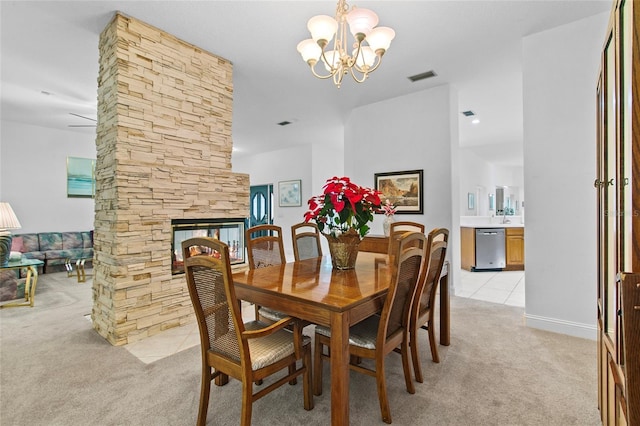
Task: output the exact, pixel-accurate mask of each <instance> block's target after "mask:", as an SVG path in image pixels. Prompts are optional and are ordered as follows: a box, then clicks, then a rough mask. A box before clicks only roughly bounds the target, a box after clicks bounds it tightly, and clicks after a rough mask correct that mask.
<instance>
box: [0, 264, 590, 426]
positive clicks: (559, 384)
mask: <svg viewBox="0 0 640 426" xmlns="http://www.w3.org/2000/svg"><path fill="white" fill-rule="evenodd" d="M91 297H92V293H91V280H90V279H88V280H87V282H86V283H84V284H78V283H77V282H76V280H75V279H70V278H67V277H66V274H65V273H56V274H46V275H41V276H40V280H39V283H38V289H37V294H36V299H35V300H36V306H35V307H34V308H12V309H2V310H0V424H1V425H2V426H14V425H15V426H18V425H47V426H52V425H65V426H68V425H78V426H80V425H82V426H86V425H194V424H195V421H196V417H197V409H198V399H199V391H200V352H199V347H194V348H191V349H187V350H185V351H182V352H180V353H177V354H175V355H172V356H170V357H168V358H165V359H162V360H160V361H157V362H154V363H152V364H144V363H143V362H141V361H139V360H138V359H137V358H135V357H134V356H133V355H131V354H130V353H129V352H128V351H127V350H126V349H124V348H122V347H114V346H111V345H110V344H109V343H108V342H106V341H105V340H104V339H103V338H102V337H100V336H99V335H98V334H97V333H95V332H94V331H93V329H92V328H91V323H90V322H89V321H87V320H86V319H85V315H86V314H88V313H90V311H91V306H92V301H91ZM451 308H452V318H451V322H452V330H451V336H452V338H451V346H449V347H444V346H439V349H440V358H441V362H440V363H439V364H434V363H433V362H431V357H430V353H429V348H428V343H427V340H426V339H427V337H426V332H424V335H423V338H424V340H423V342H422V345H421V353H422V362H423V371H424V374H425V383H422V384H419V383H417V384H416V393H415V394H414V395H410V394H408V393H407V392H406V390H405V387H404V380H403V376H402V365H401V361H400V357H399V355H397V354H391V355H390V356H389V357H388V358H387V364H386V366H387V380H388V391H389V398H390V405H391V414H392V417H393V423H394V424H396V425H545V426H548V425H558V426H566V425H579V426H588V425H594V426H595V425H599V424H600V421H599V414H598V409H597V384H596V343H595V342H594V341H591V340H584V339H578V338H573V337H569V336H564V335H558V334H554V333H549V332H544V331H539V330H534V329H530V328H527V327H524V326H523V321H522V316H523V312H524V311H523V309H522V308H514V307H509V306H504V305H497V304H492V303H486V302H481V301H476V300H471V299H464V298H456V297H453V298H452V300H451ZM328 367H329V366H328V365H326V364H325V374H324V394H323V395H322V396H320V397H316V398H315V408H314V409H313V410H312V411H309V412H307V411H305V410H304V409H303V408H302V386H301V385H300V384H298V385H297V386H293V387H292V386H288V385H287V386H284V387H282V388H280V389H278V390H277V391H275V392H274V393H272V394H269V395H267V396H266V397H264V398H262V399H261V400H259V401H258V402H256V403H255V404H254V411H253V424H254V425H269V426H273V425H302V424H304V425H309V426H310V425H328V424H330V402H331V397H330V391H329V389H330V383H329V381H330V375H329V371H328ZM299 383H300V382H299ZM240 390H241V386H240V383H238V382H236V381H231V382H230V383H229V385H227V386H225V387H221V388H217V387H213V389H212V394H211V401H210V408H209V417H208V424H210V425H214V424H215V425H235V424H238V423H239V416H240V404H241V403H240ZM350 390H351V398H350V407H351V408H350V411H351V424H353V425H366V426H371V425H376V424H383V423H382V420H381V418H380V410H379V406H378V397H377V394H376V387H375V381H374V379H373V378H371V377H368V376H364V375H362V374H358V373H355V372H352V373H351V384H350Z"/></svg>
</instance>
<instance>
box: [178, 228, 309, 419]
mask: <svg viewBox="0 0 640 426" xmlns="http://www.w3.org/2000/svg"><path fill="white" fill-rule="evenodd" d="M182 251H183V253H184V266H185V275H186V279H187V287H188V289H189V295H190V296H191V302H192V304H193V308H194V310H195V314H196V319H197V321H198V329H199V331H200V346H201V352H202V384H201V388H200V408H199V410H198V423H197V424H198V425H200V426H202V425H204V424H205V423H206V421H207V410H208V407H209V394H210V391H211V381H212V380H213V379H215V380H216V384H217V385H224V384H226V383H227V382H228V379H229V377H232V378H234V379H237V380H240V381H242V412H241V421H240V424H241V425H244V426H248V425H250V424H251V412H252V407H253V402H254V401H256V400H258V399H259V398H262V397H263V396H265V395H266V394H268V393H269V392H271V391H273V390H275V389H276V388H278V387H280V386H282V385H283V384H285V383H287V382H291V381H293V380H294V379H295V378H297V377H298V376H299V375H302V376H303V393H304V396H303V399H304V408H305V410H311V409H312V408H313V394H312V391H311V374H312V373H311V339H310V338H309V337H307V336H303V335H302V329H301V328H300V327H299V326H298V321H296V320H295V319H293V318H291V317H287V318H283V319H282V320H281V321H278V322H277V323H275V324H266V323H263V322H260V321H251V322H248V323H246V324H245V323H244V322H243V320H242V310H241V307H240V301H239V300H238V299H237V298H236V294H235V289H234V285H233V281H232V279H231V264H230V261H229V247H228V246H227V245H226V244H225V243H223V242H222V241H219V240H216V239H214V238H209V237H196V238H190V239H188V240H185V241H183V242H182ZM285 327H292V330H293V333H292V332H291V331H290V330H286V329H285ZM299 360H302V364H301V366H300V368H298V366H297V361H299ZM285 369H288V372H287V375H286V376H284V377H281V378H279V379H277V380H276V381H274V382H272V383H270V384H269V385H268V386H266V387H264V388H263V389H261V390H260V391H258V392H256V393H253V384H254V382H257V381H262V380H263V379H265V378H267V377H269V376H271V375H273V374H274V373H277V372H279V371H281V370H285ZM274 380H275V379H274Z"/></svg>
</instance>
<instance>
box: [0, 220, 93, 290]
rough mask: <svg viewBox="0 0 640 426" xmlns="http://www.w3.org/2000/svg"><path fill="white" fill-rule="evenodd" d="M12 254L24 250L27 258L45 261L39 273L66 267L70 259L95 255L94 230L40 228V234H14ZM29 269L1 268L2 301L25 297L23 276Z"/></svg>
mask: <svg viewBox="0 0 640 426" xmlns="http://www.w3.org/2000/svg"><path fill="white" fill-rule="evenodd" d="M11 252H12V256H14V255H18V252H19V253H21V256H23V257H25V258H28V259H38V260H42V261H43V262H44V265H43V266H42V267H40V268H38V273H39V274H43V273H47V272H57V271H65V270H66V266H65V261H66V260H67V259H71V260H72V261H75V260H77V259H87V263H88V264H89V265H90V263H89V262H91V261H92V259H93V231H82V232H41V233H37V234H14V235H13V240H12V242H11ZM26 273H27V270H26V268H22V269H20V270H3V271H0V302H3V301H7V300H15V299H21V298H23V297H24V280H21V279H20V278H25V277H26Z"/></svg>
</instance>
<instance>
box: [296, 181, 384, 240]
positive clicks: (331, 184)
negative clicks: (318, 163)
mask: <svg viewBox="0 0 640 426" xmlns="http://www.w3.org/2000/svg"><path fill="white" fill-rule="evenodd" d="M380 194H381V193H380V192H379V191H376V190H374V189H371V188H366V187H363V186H359V185H356V184H354V183H352V182H351V179H349V178H348V177H337V176H334V177H332V178H331V179H327V183H326V184H325V185H324V193H323V194H322V195H317V196H315V197H312V198H311V199H309V201H308V204H309V210H308V211H307V212H306V213H305V214H304V220H305V222H310V221H312V220H313V221H315V222H316V224H317V225H318V229H319V230H320V232H323V233H325V234H329V235H332V236H334V237H337V236H339V235H341V234H342V233H346V232H348V231H349V230H350V229H354V230H356V231H357V232H358V234H359V235H360V238H362V237H364V236H365V235H367V233H368V232H369V229H370V228H369V222H371V221H373V214H374V213H376V212H378V211H379V209H380Z"/></svg>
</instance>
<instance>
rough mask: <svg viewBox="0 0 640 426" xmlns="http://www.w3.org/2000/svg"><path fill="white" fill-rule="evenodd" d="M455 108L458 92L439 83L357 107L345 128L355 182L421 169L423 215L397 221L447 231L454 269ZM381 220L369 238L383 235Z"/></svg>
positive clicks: (347, 155) (347, 162)
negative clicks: (412, 222)
mask: <svg viewBox="0 0 640 426" xmlns="http://www.w3.org/2000/svg"><path fill="white" fill-rule="evenodd" d="M457 109H458V105H457V92H456V91H455V89H454V88H452V87H450V86H448V85H444V86H439V87H436V88H433V89H429V90H424V91H421V92H417V93H413V94H409V95H406V96H400V97H397V98H393V99H389V100H386V101H382V102H378V103H374V104H371V105H366V106H362V107H360V108H356V109H354V110H353V111H352V112H351V115H350V116H349V118H348V120H347V122H346V124H345V174H346V175H347V176H349V177H351V179H352V180H353V181H354V182H356V183H358V184H360V185H364V186H372V187H373V186H374V185H375V182H374V175H375V173H381V172H395V171H403V170H416V169H422V170H423V171H424V214H422V215H401V216H398V220H410V221H414V222H419V223H423V224H425V226H426V229H427V231H429V230H431V229H433V228H435V227H444V228H448V229H449V230H450V231H451V234H450V237H449V238H450V246H449V250H448V258H449V259H450V261H451V264H452V265H454V266H455V265H459V264H460V248H459V247H460V246H459V241H460V237H459V226H458V225H459V210H458V209H459V206H458V201H457V199H458V192H459V183H458V180H457V176H458V174H457V168H456V167H457V151H458V146H459V143H458V134H457V128H458V122H457V115H458V113H457ZM454 160H455V161H454ZM454 179H455V182H454ZM453 212H455V218H454V217H453ZM383 219H384V216H382V215H379V216H377V217H376V218H375V221H374V223H373V225H372V231H371V233H372V234H382V233H383V230H382V221H383ZM454 220H455V222H454ZM456 280H457V277H456V276H455V275H454V286H455V283H456Z"/></svg>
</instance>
